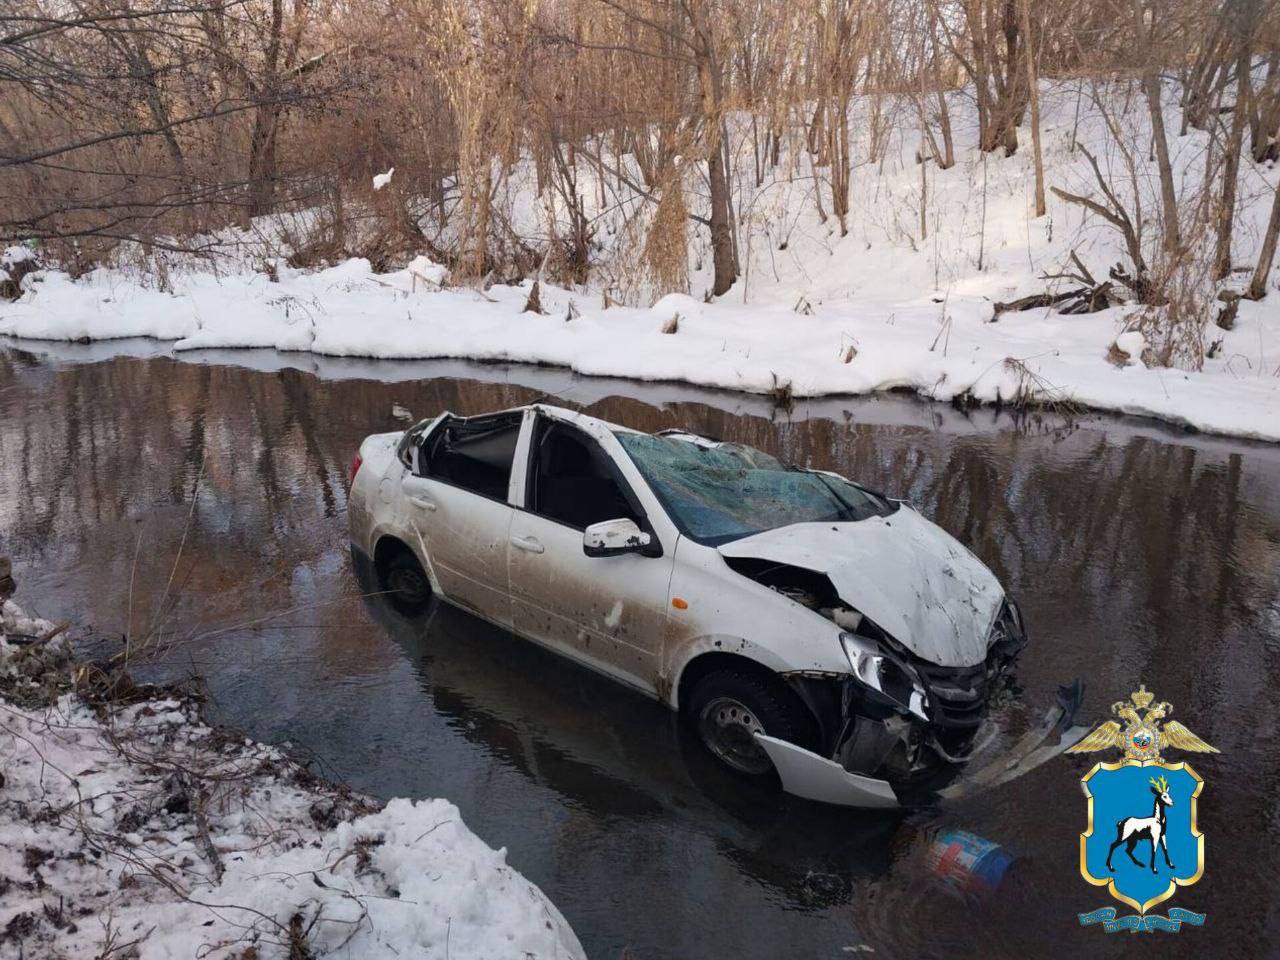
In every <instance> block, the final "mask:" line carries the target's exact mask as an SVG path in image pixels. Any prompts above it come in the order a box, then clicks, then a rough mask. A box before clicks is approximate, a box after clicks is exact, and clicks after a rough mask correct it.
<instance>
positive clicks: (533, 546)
mask: <svg viewBox="0 0 1280 960" xmlns="http://www.w3.org/2000/svg"><path fill="white" fill-rule="evenodd" d="M511 545H512V546H513V547H517V548H518V549H520V550H523V551H525V552H526V553H544V552H545V551H546V549H547V548H546V547H544V546H543V545H542V544H540V543H539V542H538V541H537V540H536V539H534V538H533V537H512V538H511Z"/></svg>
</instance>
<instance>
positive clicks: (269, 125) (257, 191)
mask: <svg viewBox="0 0 1280 960" xmlns="http://www.w3.org/2000/svg"><path fill="white" fill-rule="evenodd" d="M283 36H284V0H271V32H270V33H269V34H268V36H267V49H266V51H265V52H264V57H263V67H262V78H263V80H262V82H261V83H256V84H253V86H252V91H251V92H252V94H253V96H254V97H255V98H257V99H258V100H259V101H260V102H259V104H258V108H257V109H256V110H254V112H253V136H252V137H251V138H250V140H249V177H248V179H249V217H250V218H253V217H259V216H262V215H263V214H265V213H270V212H271V207H272V202H273V200H274V199H275V176H276V124H277V121H278V120H279V117H280V104H279V98H278V97H277V95H276V94H277V90H276V87H277V84H278V77H277V71H278V70H279V67H280V45H281V41H282V39H283Z"/></svg>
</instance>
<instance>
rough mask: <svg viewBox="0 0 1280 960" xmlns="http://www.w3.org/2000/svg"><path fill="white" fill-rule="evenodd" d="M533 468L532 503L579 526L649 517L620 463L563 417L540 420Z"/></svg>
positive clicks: (546, 514) (541, 513) (532, 507)
mask: <svg viewBox="0 0 1280 960" xmlns="http://www.w3.org/2000/svg"><path fill="white" fill-rule="evenodd" d="M535 438H536V439H535V445H534V450H533V462H532V464H531V466H530V471H529V497H528V502H529V509H530V510H532V511H533V512H534V513H536V514H538V515H539V516H543V517H547V518H548V519H550V520H558V521H559V522H560V523H564V524H568V525H569V526H571V527H576V528H577V529H579V530H585V529H586V528H587V527H589V526H591V524H593V523H600V522H601V521H603V520H620V519H623V518H626V519H629V520H634V521H635V522H636V523H638V524H640V525H641V526H643V525H644V517H643V515H642V514H641V512H640V510H639V509H638V508H637V507H636V506H634V505H633V501H632V498H631V497H630V496H629V495H628V492H627V491H626V490H625V488H624V485H623V483H622V481H621V479H620V478H619V477H618V474H617V469H616V468H615V467H614V465H613V462H612V461H611V460H610V459H609V457H608V455H607V454H606V453H605V452H604V451H603V450H602V449H601V448H600V445H599V444H598V443H596V442H595V441H594V440H592V439H591V438H590V437H588V436H586V435H585V434H583V433H581V432H580V431H578V430H574V429H573V428H572V427H566V426H563V425H561V424H558V423H552V424H546V423H545V421H544V423H543V424H541V425H540V427H539V430H538V432H537V434H535Z"/></svg>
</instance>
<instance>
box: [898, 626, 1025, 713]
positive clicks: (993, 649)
mask: <svg viewBox="0 0 1280 960" xmlns="http://www.w3.org/2000/svg"><path fill="white" fill-rule="evenodd" d="M988 642H989V644H990V645H989V646H988V648H987V659H986V660H985V661H983V662H982V663H978V664H974V665H973V666H971V667H940V666H938V665H937V664H933V663H925V662H924V661H922V660H916V661H915V662H914V666H915V668H916V669H917V670H918V671H919V672H920V678H921V679H922V680H923V681H924V684H925V686H926V687H928V689H929V706H930V712H929V716H930V719H932V720H933V722H934V723H935V724H937V725H938V726H940V727H952V728H958V729H963V728H972V727H977V726H978V725H979V724H981V723H982V718H983V717H985V716H986V713H987V701H988V698H989V696H990V693H991V688H992V686H993V685H994V684H995V682H996V680H997V679H998V678H999V676H1000V674H1001V673H1003V672H1004V670H1005V668H1006V667H1007V666H1008V665H1009V663H1010V662H1011V661H1012V660H1013V658H1014V657H1015V656H1016V655H1017V653H1018V651H1019V650H1020V649H1021V648H1022V646H1023V644H1024V643H1025V637H1023V636H1022V635H1021V632H1020V631H1019V630H1018V629H1017V627H1016V625H1015V623H1014V619H1013V616H1012V614H1011V613H1010V611H1009V608H1008V606H1007V605H1006V606H1005V607H1004V608H1003V609H1002V610H1001V611H1000V616H999V617H997V618H996V622H995V624H994V625H993V626H992V628H991V636H990V638H989V641H988Z"/></svg>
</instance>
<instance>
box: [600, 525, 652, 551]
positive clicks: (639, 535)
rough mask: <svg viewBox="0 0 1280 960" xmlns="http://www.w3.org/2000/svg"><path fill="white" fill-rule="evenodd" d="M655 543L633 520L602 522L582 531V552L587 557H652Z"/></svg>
mask: <svg viewBox="0 0 1280 960" xmlns="http://www.w3.org/2000/svg"><path fill="white" fill-rule="evenodd" d="M654 545H655V542H654V539H653V537H652V536H651V535H650V534H647V533H645V532H644V531H643V530H641V529H640V527H639V526H637V525H636V522H635V521H634V520H602V521H601V522H600V523H593V524H592V525H591V526H589V527H587V529H586V530H584V531H582V552H583V553H585V554H586V555H587V556H588V557H618V556H621V555H622V554H624V553H643V554H646V555H650V556H652V555H653V548H654Z"/></svg>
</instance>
